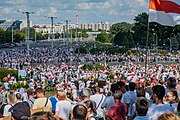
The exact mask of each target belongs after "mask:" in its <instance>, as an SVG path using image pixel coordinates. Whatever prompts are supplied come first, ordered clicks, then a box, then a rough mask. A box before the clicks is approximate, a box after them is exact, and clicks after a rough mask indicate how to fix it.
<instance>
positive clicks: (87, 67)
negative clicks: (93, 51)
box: [81, 64, 94, 70]
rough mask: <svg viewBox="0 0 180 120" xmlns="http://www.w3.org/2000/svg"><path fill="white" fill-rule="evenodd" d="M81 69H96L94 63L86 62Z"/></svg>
mask: <svg viewBox="0 0 180 120" xmlns="http://www.w3.org/2000/svg"><path fill="white" fill-rule="evenodd" d="M81 69H83V70H86V69H88V70H92V69H94V65H93V64H85V65H84V66H83V67H82V68H81Z"/></svg>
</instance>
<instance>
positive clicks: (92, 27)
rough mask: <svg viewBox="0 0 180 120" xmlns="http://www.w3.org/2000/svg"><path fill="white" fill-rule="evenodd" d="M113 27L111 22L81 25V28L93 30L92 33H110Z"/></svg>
mask: <svg viewBox="0 0 180 120" xmlns="http://www.w3.org/2000/svg"><path fill="white" fill-rule="evenodd" d="M111 26H112V24H110V23H109V22H100V23H83V24H80V26H79V28H80V29H86V30H92V31H100V30H104V31H109V30H110V28H111Z"/></svg>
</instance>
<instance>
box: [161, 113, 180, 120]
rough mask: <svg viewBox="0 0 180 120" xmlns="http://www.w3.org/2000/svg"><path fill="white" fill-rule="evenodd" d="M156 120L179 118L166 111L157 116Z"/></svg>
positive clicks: (179, 119)
mask: <svg viewBox="0 0 180 120" xmlns="http://www.w3.org/2000/svg"><path fill="white" fill-rule="evenodd" d="M158 120H180V118H178V117H177V116H176V115H175V114H174V113H172V112H167V113H164V114H162V115H160V116H159V117H158Z"/></svg>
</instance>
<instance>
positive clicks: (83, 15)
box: [0, 0, 148, 23]
mask: <svg viewBox="0 0 180 120" xmlns="http://www.w3.org/2000/svg"><path fill="white" fill-rule="evenodd" d="M0 8H1V11H0V15H1V18H7V19H22V18H23V19H24V18H25V17H24V16H23V15H22V14H20V13H17V12H16V11H17V10H21V11H34V12H35V14H34V15H33V16H31V20H33V23H46V22H47V19H45V18H44V16H57V17H58V19H61V18H62V19H71V20H72V22H74V21H75V15H76V14H78V15H79V21H80V22H85V23H89V22H90V23H93V22H94V23H96V22H100V21H102V22H105V21H109V22H111V23H113V22H115V21H121V20H124V21H126V22H129V21H133V19H134V17H135V16H136V15H137V14H139V13H142V12H147V11H148V1H147V0H52V1H50V0H0Z"/></svg>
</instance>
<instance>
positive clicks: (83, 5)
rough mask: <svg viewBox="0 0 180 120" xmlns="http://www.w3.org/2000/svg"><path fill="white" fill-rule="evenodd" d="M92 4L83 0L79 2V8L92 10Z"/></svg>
mask: <svg viewBox="0 0 180 120" xmlns="http://www.w3.org/2000/svg"><path fill="white" fill-rule="evenodd" d="M92 5H93V3H86V2H82V3H78V4H77V8H79V9H82V10H90V9H92Z"/></svg>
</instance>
